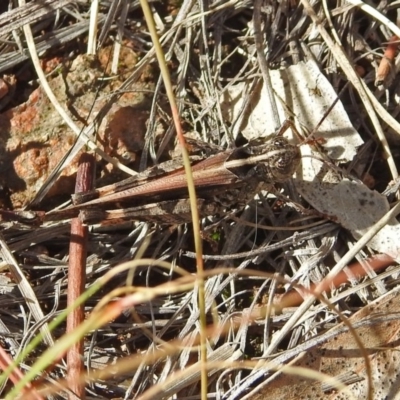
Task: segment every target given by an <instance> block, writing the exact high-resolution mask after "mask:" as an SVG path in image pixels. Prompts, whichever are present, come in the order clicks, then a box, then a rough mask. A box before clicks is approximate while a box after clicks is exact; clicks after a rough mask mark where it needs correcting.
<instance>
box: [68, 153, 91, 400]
mask: <svg viewBox="0 0 400 400" xmlns="http://www.w3.org/2000/svg"><path fill="white" fill-rule="evenodd" d="M93 176H94V158H93V156H92V155H90V154H87V153H85V154H82V156H81V158H80V160H79V168H78V174H77V177H76V185H75V193H80V192H86V191H88V190H91V189H93ZM87 240H88V228H87V226H86V225H84V224H83V223H82V222H81V221H80V219H79V218H74V219H73V220H72V221H71V240H70V247H69V275H68V306H70V305H72V304H73V303H74V302H75V301H76V299H77V298H78V297H79V296H80V295H81V294H82V292H83V291H84V289H85V270H86V256H87ZM83 320H84V308H83V305H81V306H80V307H78V308H76V309H75V310H74V311H73V312H71V313H70V314H69V315H68V318H67V333H70V332H72V331H73V330H74V329H75V328H76V327H77V326H79V325H80V324H81V323H82V321H83ZM83 369H84V364H83V341H79V342H77V343H75V344H74V345H73V346H71V348H70V349H69V351H68V354H67V371H68V372H67V376H68V382H69V388H70V390H71V391H72V392H73V393H74V394H75V395H76V396H77V397H78V398H79V399H84V398H85V386H84V385H82V384H81V383H80V381H79V376H80V375H81V374H82V372H83ZM69 398H70V399H71V400H72V399H74V400H75V399H76V397H75V396H73V395H72V394H71V395H70V397H69Z"/></svg>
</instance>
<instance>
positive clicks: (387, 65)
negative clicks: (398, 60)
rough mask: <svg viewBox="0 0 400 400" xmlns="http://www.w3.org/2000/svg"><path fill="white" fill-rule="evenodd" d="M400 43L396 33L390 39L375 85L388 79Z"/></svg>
mask: <svg viewBox="0 0 400 400" xmlns="http://www.w3.org/2000/svg"><path fill="white" fill-rule="evenodd" d="M398 45H399V38H398V37H397V36H396V35H395V36H392V37H391V38H390V39H389V41H388V45H387V47H386V50H385V53H384V54H383V57H382V60H381V63H380V64H379V67H378V71H377V72H376V79H375V86H379V85H382V84H383V83H384V82H385V81H386V79H387V77H388V75H389V73H390V71H391V70H392V67H393V63H394V59H395V57H396V53H397V47H398Z"/></svg>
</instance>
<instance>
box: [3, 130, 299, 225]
mask: <svg viewBox="0 0 400 400" xmlns="http://www.w3.org/2000/svg"><path fill="white" fill-rule="evenodd" d="M210 152H211V153H213V154H211V155H209V156H208V157H207V158H203V157H199V156H197V157H196V156H195V157H194V158H193V164H192V173H193V179H194V183H195V186H196V193H197V207H198V209H199V213H200V215H201V216H202V217H205V216H210V215H216V214H222V213H224V212H226V211H227V210H229V209H232V208H242V207H244V206H245V205H246V204H247V203H248V202H249V201H250V200H251V199H253V197H254V196H255V194H256V193H258V192H259V191H260V190H265V189H268V188H270V187H271V186H272V185H273V184H275V183H277V182H284V181H286V180H288V179H289V178H290V177H291V176H292V175H293V173H294V172H295V170H296V169H297V167H298V165H299V163H300V150H299V148H298V146H295V145H292V144H290V143H289V142H288V141H287V139H286V138H284V137H282V136H275V137H274V138H272V139H269V140H261V139H257V140H254V141H251V142H249V143H248V144H247V145H244V146H241V147H238V148H236V149H229V150H225V151H222V152H221V151H220V152H216V150H215V149H212V150H211V151H209V153H210ZM177 164H179V163H178V162H177V161H176V160H173V161H167V162H165V163H161V164H159V165H157V166H155V167H152V168H149V169H148V170H146V171H144V172H143V173H140V174H138V175H136V176H134V177H130V178H128V179H125V180H122V181H120V182H118V183H115V184H112V185H108V186H104V187H102V188H98V189H95V190H93V191H90V192H83V193H76V194H74V195H73V196H72V199H73V205H72V206H70V207H68V208H66V209H63V210H56V211H50V212H48V213H45V214H43V213H40V212H38V213H36V214H35V216H36V217H38V216H39V218H40V219H41V222H42V221H45V222H46V221H59V220H65V219H70V218H75V217H77V216H78V215H79V218H80V219H81V220H82V222H84V223H87V224H94V223H101V224H103V225H109V224H116V223H120V222H123V221H127V220H142V221H149V222H157V223H161V224H180V223H185V222H190V220H191V211H190V203H189V200H188V190H187V180H186V175H185V172H184V169H183V167H182V166H181V165H180V167H178V168H176V165H177ZM132 205H134V206H133V207H132ZM2 215H3V216H4V212H3V213H2Z"/></svg>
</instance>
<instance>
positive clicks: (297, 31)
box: [0, 0, 400, 400]
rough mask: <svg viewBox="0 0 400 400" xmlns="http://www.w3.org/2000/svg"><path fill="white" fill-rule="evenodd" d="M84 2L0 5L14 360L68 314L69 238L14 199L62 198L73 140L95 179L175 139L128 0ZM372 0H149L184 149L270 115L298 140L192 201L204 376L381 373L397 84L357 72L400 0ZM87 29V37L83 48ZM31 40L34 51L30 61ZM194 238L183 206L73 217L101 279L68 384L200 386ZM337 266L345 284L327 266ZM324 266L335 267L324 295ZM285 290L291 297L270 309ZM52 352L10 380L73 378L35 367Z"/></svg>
mask: <svg viewBox="0 0 400 400" xmlns="http://www.w3.org/2000/svg"><path fill="white" fill-rule="evenodd" d="M10 4H11V3H10ZM96 4H97V3H96V2H93V6H92V7H93V10H92V13H91V9H90V7H91V3H90V2H88V1H72V0H56V1H51V2H50V1H32V2H30V3H28V4H24V2H23V1H22V0H21V1H20V3H19V4H18V6H16V4H14V3H13V7H11V6H10V9H6V8H5V5H3V4H1V5H0V7H1V9H0V12H1V14H0V38H1V39H2V40H1V42H0V61H1V62H0V74H3V75H2V76H0V78H1V80H0V108H1V110H2V111H1V114H0V168H1V172H2V174H1V175H0V187H1V189H2V190H1V198H0V200H1V210H2V211H1V220H0V226H1V238H0V239H1V240H0V246H1V253H0V257H1V264H0V265H1V271H0V282H1V286H0V287H1V290H2V294H3V296H2V297H1V299H0V305H1V312H0V341H1V343H0V344H1V346H2V348H3V350H5V351H6V352H7V353H8V354H7V355H8V356H9V357H6V356H2V355H1V352H0V361H1V362H0V367H1V368H2V369H3V370H4V369H5V368H6V366H7V363H9V359H16V358H17V357H18V355H19V354H20V352H21V351H22V350H23V349H24V348H26V346H27V345H28V344H29V343H30V342H31V341H32V339H33V338H34V337H35V336H36V335H37V334H38V333H39V332H41V333H42V335H43V337H44V339H43V340H42V342H41V344H40V345H39V346H38V347H37V348H36V349H35V350H34V351H32V352H31V353H30V354H28V355H27V357H25V358H24V360H22V361H20V362H19V365H18V367H19V370H20V371H21V372H22V375H24V374H25V375H27V374H28V373H29V370H30V367H31V366H35V365H36V363H37V361H38V360H42V358H41V357H42V356H43V354H47V355H49V354H50V353H49V351H50V350H51V349H52V348H54V349H58V347H54V346H56V345H57V346H59V344H60V343H63V340H65V336H63V335H64V334H65V323H61V324H60V325H58V326H57V327H56V329H54V330H52V331H51V332H50V329H49V326H50V327H51V323H52V321H54V319H55V317H56V316H57V315H59V314H60V313H62V311H63V310H65V309H66V307H67V303H66V292H67V280H68V274H69V271H68V268H67V265H68V258H69V257H70V255H69V252H68V249H69V241H70V235H69V224H68V222H66V221H61V222H58V223H47V224H44V225H40V226H32V224H29V223H27V222H29V221H30V218H31V216H32V214H31V212H32V211H37V210H39V211H43V212H47V211H50V210H53V209H55V208H59V207H65V202H66V201H68V200H69V195H70V194H72V192H73V187H74V179H75V173H76V170H77V159H78V156H79V155H80V154H81V153H82V152H84V151H93V150H94V152H95V153H96V160H97V167H98V170H97V181H96V185H97V186H98V187H99V186H104V185H105V184H108V183H112V182H117V181H119V180H121V179H123V178H126V172H127V171H128V172H131V171H133V170H135V171H143V170H145V169H146V168H149V167H151V166H153V165H154V164H157V163H159V162H160V161H164V160H166V159H168V158H169V154H176V151H175V152H174V150H173V149H174V147H175V143H174V133H175V128H174V127H173V126H172V118H171V110H170V108H169V104H168V102H167V100H166V96H165V88H164V85H163V84H162V82H161V79H160V78H159V65H158V64H157V62H156V58H155V52H154V49H153V44H152V43H151V41H150V39H149V37H150V36H149V32H148V29H147V25H146V22H145V20H144V17H143V13H142V11H141V8H140V5H139V3H138V2H128V1H126V0H120V1H118V2H117V1H108V0H107V1H103V2H100V4H99V5H98V9H97V10H96V9H94V7H95V5H96ZM374 6H375V7H376V8H375V9H372V8H371V7H370V6H368V5H366V4H364V3H361V2H355V1H348V2H347V3H345V4H343V3H342V2H337V3H335V2H331V3H330V4H329V8H327V7H325V3H321V4H320V3H318V4H317V5H314V6H311V5H310V4H309V2H308V1H306V0H302V1H300V2H299V3H297V2H292V1H281V2H264V1H261V0H256V1H244V0H242V1H239V0H235V1H229V2H228V1H225V2H224V1H222V2H220V1H214V2H202V1H193V0H184V1H182V2H175V1H172V0H171V1H167V2H151V11H152V13H153V17H154V21H155V24H156V29H157V32H158V34H159V36H160V40H161V43H162V46H163V50H164V52H165V55H166V59H167V65H168V68H169V70H170V73H171V77H172V81H173V89H174V93H175V96H176V99H177V100H178V106H179V114H180V117H181V121H182V124H183V127H184V129H185V131H186V132H187V133H188V136H190V138H191V139H192V140H190V147H191V148H192V150H194V152H195V153H196V154H195V155H196V157H203V156H207V155H208V154H210V152H213V151H214V150H215V148H220V149H226V148H230V147H232V146H234V145H235V144H236V145H240V144H241V143H243V142H244V141H246V140H247V141H251V140H260V138H265V137H269V136H270V135H272V134H273V133H274V132H275V131H276V129H278V128H279V126H280V125H281V124H282V123H283V121H284V120H287V119H290V120H292V122H293V129H292V130H291V132H288V133H285V136H286V137H290V140H291V141H292V142H293V143H299V144H300V143H301V146H300V148H301V151H302V154H303V159H302V167H301V168H299V169H298V170H297V172H296V174H295V176H294V177H293V180H292V181H291V182H289V183H287V184H286V183H285V184H277V185H275V187H274V188H272V189H271V191H270V193H264V192H263V193H259V194H258V195H257V196H256V197H255V199H254V200H253V201H252V202H250V203H249V204H248V206H247V207H246V208H245V209H244V210H232V211H231V212H230V213H227V215H214V216H211V217H209V218H207V219H204V220H203V221H202V235H203V238H204V239H205V241H204V259H205V267H206V270H207V273H208V276H207V279H206V286H205V303H206V307H207V317H208V323H209V326H208V327H207V339H208V342H207V354H208V362H209V371H208V372H209V373H208V376H209V379H208V389H207V391H208V395H209V396H210V397H214V396H216V397H217V398H221V399H231V400H233V399H239V398H245V397H244V396H246V398H248V399H252V400H255V399H264V398H270V397H279V398H280V397H282V398H283V397H285V398H296V399H314V398H315V399H319V398H335V399H348V398H349V399H350V398H370V399H376V398H385V396H388V398H390V396H394V393H395V392H396V391H397V380H398V378H397V376H398V367H397V364H398V363H396V357H397V356H396V352H397V351H398V344H397V336H398V326H397V322H396V321H394V317H393V316H394V315H395V313H396V312H397V311H398V310H397V303H398V273H399V272H398V269H399V268H398V265H397V262H398V261H399V244H398V239H397V238H398V237H399V235H398V230H399V227H398V226H399V224H398V221H397V219H396V216H397V214H396V212H397V209H398V205H395V206H393V202H395V201H396V199H397V196H398V186H399V185H398V182H399V178H398V176H397V165H398V159H399V151H398V145H399V143H400V140H399V134H400V125H399V123H398V122H397V120H396V118H397V116H398V110H399V107H398V104H397V103H396V93H397V90H398V88H397V86H396V85H397V83H396V80H393V81H392V80H387V79H386V78H382V77H381V76H379V77H378V78H379V79H377V78H376V76H375V71H376V70H377V67H378V65H379V63H380V59H381V58H382V56H383V54H384V52H385V48H386V46H387V44H388V42H390V46H391V48H390V50H391V54H392V55H393V54H395V53H396V49H395V48H394V46H395V43H394V42H393V40H392V39H391V38H393V37H400V32H399V28H397V26H396V24H395V23H393V22H395V21H396V17H397V13H398V12H399V6H398V4H397V2H392V3H391V4H388V3H387V2H375V3H374ZM91 19H92V22H95V24H94V25H95V26H96V27H97V35H96V29H93V28H92V27H93V26H94V25H91V24H90V20H91ZM26 24H30V27H31V31H32V32H31V33H32V35H33V41H32V40H30V34H29V30H28V29H27V26H26ZM91 26H92V27H91ZM88 43H94V44H95V46H94V48H95V50H96V51H92V53H95V54H85V52H86V49H87V47H88ZM28 49H29V50H28ZM33 50H34V51H35V52H37V53H38V54H39V55H40V66H38V65H35V67H33V66H32V63H31V62H30V61H31V60H33V61H34V60H35V55H34V51H33ZM91 50H93V48H92V49H91ZM392 55H391V63H390V68H391V71H390V74H389V75H390V76H391V77H393V76H395V75H396V73H397V68H398V67H397V64H398V59H394V60H392ZM38 68H42V69H43V71H44V73H43V76H41V74H40V70H39V69H38ZM385 68H386V69H387V68H389V67H388V65H386V66H385ZM385 74H386V71H385ZM38 76H39V77H40V79H38V78H37V77H38ZM376 81H377V82H378V83H384V86H379V85H378V87H375V82H376ZM46 82H47V83H48V85H49V88H50V92H52V93H53V94H54V96H55V98H56V99H57V101H58V103H59V105H60V108H54V104H55V103H54V101H53V100H52V99H51V98H49V91H48V89H46ZM337 96H339V99H337ZM60 110H61V111H60ZM63 113H65V114H63ZM322 120H323V121H322ZM320 121H322V122H321V123H320ZM80 130H82V131H83V134H81V135H80V136H79V139H77V134H79V131H80ZM193 139H195V140H196V141H197V143H200V142H203V145H202V146H197V145H195V144H194V143H195V141H194V140H193ZM173 157H174V160H173V162H172V163H175V164H172V165H176V163H177V160H178V158H175V156H173ZM153 171H156V170H153ZM387 187H388V189H387V190H386V191H385V189H386V188H387ZM149 201H151V199H149ZM14 211H18V212H19V214H13V212H14ZM13 216H14V217H15V218H14V219H13ZM378 231H380V232H379V233H378ZM382 253H383V254H386V258H384V259H382V258H379V257H381V254H382ZM193 256H194V254H193V234H192V231H191V229H189V226H188V225H180V226H163V225H157V224H146V223H143V222H138V221H132V222H129V223H125V224H121V225H116V226H112V227H105V226H101V224H98V225H95V226H92V227H91V228H90V233H89V239H88V256H87V260H86V288H87V289H88V290H91V288H93V287H95V286H96V285H97V284H98V283H99V282H101V283H104V281H103V280H104V279H105V278H104V277H107V279H108V280H107V284H104V286H102V287H101V289H100V290H99V291H97V292H96V293H95V294H91V295H90V296H88V298H87V299H86V301H85V315H86V322H91V321H93V317H95V318H94V319H96V318H97V320H98V321H99V325H98V326H97V325H95V326H94V327H93V326H87V328H85V326H84V323H82V326H83V327H84V328H85V329H86V330H85V331H84V360H85V364H86V366H87V367H88V368H89V370H90V371H91V372H90V373H88V374H87V375H82V376H81V378H77V379H78V380H79V379H82V382H86V383H87V385H86V398H88V399H89V398H96V399H100V398H104V399H109V398H115V399H131V398H135V399H142V400H143V399H147V398H152V399H155V398H157V399H162V398H179V399H184V398H200V376H201V374H200V370H201V367H202V366H201V362H200V361H199V358H198V352H197V351H196V350H195V351H194V349H193V347H194V346H195V345H197V343H198V342H197V340H198V334H199V332H200V329H201V327H200V326H199V305H198V298H197V289H196V288H195V289H193V285H194V283H193V277H194V274H195V272H196V264H195V261H194V260H193ZM133 259H138V260H142V261H137V262H138V264H139V266H137V267H136V268H131V269H128V271H127V270H125V269H123V268H122V267H120V265H121V263H123V262H125V261H130V260H133ZM150 260H154V262H152V261H150ZM160 260H161V261H166V262H168V264H167V265H168V267H166V264H162V263H161V261H160ZM366 260H368V261H366ZM351 262H353V263H354V262H360V263H361V264H360V265H361V267H360V268H357V269H355V268H352V267H349V265H350V263H351ZM177 266H179V267H181V268H183V270H179V269H178V268H177ZM118 268H119V269H118ZM224 268H225V269H224ZM341 271H345V272H346V273H347V274H348V278H347V281H346V282H345V283H344V282H343V281H342V280H341V281H340V282H338V281H336V282H335V276H338V274H339V272H341ZM354 271H357V273H355V272H354ZM113 274H114V275H113ZM181 274H183V277H180V275H181ZM185 274H186V275H185ZM111 276H112V279H109V277H111ZM185 279H186V280H185ZM190 279H192V280H190ZM324 280H325V282H326V281H327V282H332V285H331V286H332V287H331V289H330V290H329V292H328V291H325V292H324V293H322V294H321V293H320V291H319V289H318V288H319V287H320V286H319V284H320V283H321V282H323V281H324ZM310 287H312V288H314V289H313V290H314V292H313V293H312V294H315V295H316V296H317V299H315V298H314V297H313V296H312V295H311V294H310V293H309V292H307V288H310ZM294 291H295V292H296V293H300V294H301V295H302V296H303V297H304V301H303V302H302V303H301V304H290V307H289V306H286V307H285V308H283V309H281V310H280V312H275V313H274V312H272V310H273V309H274V304H276V305H279V301H280V300H282V299H284V298H285V296H286V295H287V294H290V293H292V292H294ZM110 293H111V294H110ZM135 296H136V297H135ZM321 296H322V297H323V298H322V299H321ZM324 299H325V300H327V301H328V302H329V304H330V305H327V304H326V302H324V301H322V300H324ZM129 301H131V303H130V302H129ZM282 304H283V303H282ZM278 308H279V307H278V306H277V307H275V310H276V311H277V310H278ZM345 318H346V321H347V324H345V321H343V319H345ZM100 322H101V323H100ZM351 327H353V328H354V330H352V329H351ZM355 332H358V334H359V338H360V340H361V342H360V341H357V340H356V339H355V336H354V335H355ZM170 342H171V343H173V346H172V347H171V346H170V345H169V343H170ZM55 343H56V345H55ZM64 350H65V349H64ZM65 351H66V350H65ZM330 355H333V356H334V358H331V357H330ZM64 356H65V354H64V353H63V352H62V351H60V353H59V354H56V355H54V358H51V359H49V360H47V362H48V364H46V365H49V367H48V368H47V369H46V368H45V367H43V368H42V369H39V370H38V371H37V372H36V373H37V375H39V376H38V377H37V380H38V382H37V384H36V389H35V390H32V391H31V392H25V393H24V395H23V396H24V398H44V396H50V397H49V398H61V397H63V398H66V397H69V398H74V396H73V394H71V393H70V392H68V385H67V388H65V390H62V389H60V387H59V386H57V385H55V384H54V383H55V382H57V384H62V383H63V382H64V383H65V382H66V381H65V378H66V369H65V368H64V365H63V358H64ZM151 356H154V357H153V358H152V359H151V360H150V358H151ZM146 357H147V358H146ZM299 366H302V367H305V371H306V372H304V370H299V369H297V370H296V369H295V368H294V367H299ZM290 368H292V369H290ZM277 370H278V371H277ZM376 371H379V373H380V377H382V376H384V377H385V379H377V378H376V377H375V375H376ZM318 373H322V374H326V375H329V376H331V377H333V378H335V379H334V380H333V381H329V382H326V381H325V380H324V379H323V378H322V377H321V375H319V374H318ZM304 374H305V375H304ZM3 376H4V375H3ZM299 376H300V378H299ZM304 376H306V377H307V380H304V379H305V378H304ZM13 379H16V380H17V381H18V379H22V378H20V374H19V373H17V372H16V373H15V376H13ZM89 382H91V383H89ZM305 382H306V383H305ZM310 382H313V383H310ZM43 383H45V384H46V385H47V387H45V385H42V384H43ZM343 384H344V389H345V390H344V391H341V390H342V389H343ZM0 385H1V390H2V392H1V397H2V398H6V399H11V398H17V394H15V393H13V387H12V385H11V384H9V383H8V382H7V380H4V379H3V380H0ZM13 385H15V382H14V383H13ZM340 385H342V386H340ZM78 386H79V385H78ZM27 387H28V386H27ZM50 392H51V394H50ZM34 396H35V397H34ZM80 397H81V398H83V395H81V396H80Z"/></svg>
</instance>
